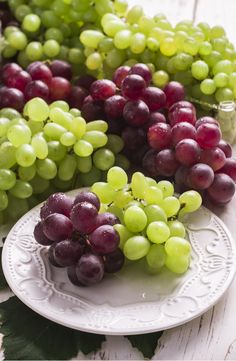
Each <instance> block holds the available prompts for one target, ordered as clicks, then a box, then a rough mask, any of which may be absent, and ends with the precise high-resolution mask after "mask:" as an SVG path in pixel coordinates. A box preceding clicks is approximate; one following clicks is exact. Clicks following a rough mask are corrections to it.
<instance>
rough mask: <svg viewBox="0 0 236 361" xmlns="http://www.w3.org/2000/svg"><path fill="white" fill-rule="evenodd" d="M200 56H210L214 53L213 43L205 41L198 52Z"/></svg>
mask: <svg viewBox="0 0 236 361" xmlns="http://www.w3.org/2000/svg"><path fill="white" fill-rule="evenodd" d="M198 52H199V54H200V55H203V56H205V55H210V54H211V52H212V45H211V43H209V41H203V42H202V43H201V44H200V45H199V50H198Z"/></svg>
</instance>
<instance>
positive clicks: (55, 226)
mask: <svg viewBox="0 0 236 361" xmlns="http://www.w3.org/2000/svg"><path fill="white" fill-rule="evenodd" d="M72 231H73V225H72V223H71V221H70V219H69V218H68V217H66V216H64V215H63V214H59V213H52V214H50V215H49V216H47V217H46V218H45V219H44V221H43V232H44V234H45V236H46V237H48V238H49V239H51V240H52V241H54V242H60V241H63V240H65V239H68V238H70V237H71V235H72Z"/></svg>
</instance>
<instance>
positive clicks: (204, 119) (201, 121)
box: [195, 116, 220, 129]
mask: <svg viewBox="0 0 236 361" xmlns="http://www.w3.org/2000/svg"><path fill="white" fill-rule="evenodd" d="M206 123H207V124H215V125H216V126H217V127H219V126H220V125H219V123H218V122H217V120H215V119H214V118H212V117H208V116H206V117H202V118H199V119H198V120H197V122H196V124H195V127H196V129H197V128H198V127H200V125H202V124H206Z"/></svg>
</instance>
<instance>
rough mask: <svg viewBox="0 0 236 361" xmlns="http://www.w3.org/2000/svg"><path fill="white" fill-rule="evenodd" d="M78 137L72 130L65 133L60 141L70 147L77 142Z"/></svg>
mask: <svg viewBox="0 0 236 361" xmlns="http://www.w3.org/2000/svg"><path fill="white" fill-rule="evenodd" d="M76 140H77V138H76V136H75V135H74V134H73V133H71V132H66V133H63V134H62V136H61V138H60V142H61V144H63V145H65V146H66V147H70V146H72V145H74V144H75V142H76Z"/></svg>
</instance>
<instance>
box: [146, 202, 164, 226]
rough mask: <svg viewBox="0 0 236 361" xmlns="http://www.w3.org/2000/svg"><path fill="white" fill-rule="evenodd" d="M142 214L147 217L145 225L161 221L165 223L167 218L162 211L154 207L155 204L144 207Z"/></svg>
mask: <svg viewBox="0 0 236 361" xmlns="http://www.w3.org/2000/svg"><path fill="white" fill-rule="evenodd" d="M144 212H145V214H146V216H147V224H150V223H152V222H156V221H161V222H165V223H167V216H166V213H165V212H164V210H163V209H162V208H161V207H160V206H158V205H156V204H150V205H148V206H146V207H144Z"/></svg>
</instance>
